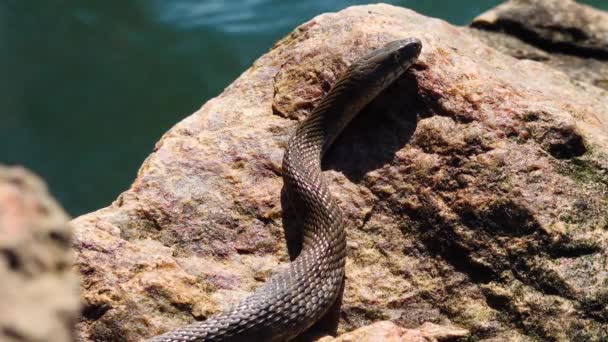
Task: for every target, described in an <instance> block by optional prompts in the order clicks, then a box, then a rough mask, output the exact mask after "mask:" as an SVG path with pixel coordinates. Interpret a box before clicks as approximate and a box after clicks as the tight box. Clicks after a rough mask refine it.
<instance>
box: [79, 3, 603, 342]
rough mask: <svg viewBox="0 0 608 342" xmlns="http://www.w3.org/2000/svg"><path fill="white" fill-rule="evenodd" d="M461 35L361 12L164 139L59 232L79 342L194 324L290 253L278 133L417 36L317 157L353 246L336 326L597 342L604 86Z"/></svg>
mask: <svg viewBox="0 0 608 342" xmlns="http://www.w3.org/2000/svg"><path fill="white" fill-rule="evenodd" d="M470 31H471V29H468V28H459V27H455V26H452V25H449V24H448V23H446V22H444V21H441V20H437V19H432V18H428V17H424V16H422V15H419V14H416V13H415V12H412V11H410V10H407V9H404V8H398V7H393V6H388V5H370V6H360V7H352V8H348V9H346V10H343V11H341V12H339V13H330V14H324V15H321V16H318V17H316V18H314V19H312V20H311V21H309V22H307V23H305V24H303V25H301V26H300V27H298V28H297V29H296V30H294V31H293V32H292V33H291V34H290V35H288V36H287V37H285V38H284V39H282V40H281V41H279V42H278V43H277V44H276V45H275V46H274V47H273V48H272V50H271V51H269V52H268V53H267V54H265V55H264V56H262V57H261V58H260V59H259V60H257V61H256V62H255V63H254V65H253V66H252V67H251V68H250V69H249V70H247V71H246V72H245V73H244V74H243V75H242V76H241V77H239V78H238V79H237V80H235V81H234V82H233V83H232V85H230V86H229V87H228V88H226V90H225V91H224V92H223V93H222V94H221V95H219V96H218V97H216V98H214V99H212V100H210V101H209V102H207V103H206V104H205V105H204V106H203V107H202V108H201V109H200V110H199V111H197V112H196V113H194V114H193V115H191V116H190V117H188V118H186V119H185V120H183V121H182V122H180V123H178V124H177V125H176V126H175V127H173V128H172V129H171V130H170V131H168V132H167V133H166V134H165V135H164V136H163V137H162V139H161V140H160V141H159V143H158V144H157V146H156V148H155V150H154V152H153V153H152V154H151V155H150V156H149V158H148V159H147V160H146V161H145V163H144V164H143V166H142V168H141V169H140V171H139V173H138V175H137V178H136V180H135V181H134V183H133V185H132V187H131V188H130V189H129V190H128V191H126V192H124V193H123V194H122V195H121V196H120V197H119V198H118V199H117V200H116V201H115V202H114V203H113V204H112V205H111V206H109V207H107V208H104V209H101V210H99V211H96V212H93V213H90V214H88V215H85V216H82V217H79V218H77V219H76V220H74V221H73V223H74V225H75V226H76V241H75V249H76V252H77V268H78V270H79V271H80V273H81V275H82V277H83V283H82V288H83V300H84V301H85V304H86V307H85V310H84V319H83V321H82V322H81V323H80V325H79V332H80V335H81V338H83V339H85V340H96V341H97V340H102V341H108V340H111V341H137V340H140V339H141V338H143V337H149V336H152V335H155V334H158V333H160V332H163V331H166V330H168V329H173V328H177V327H179V326H182V325H184V324H186V323H190V322H192V321H194V320H202V319H205V318H206V317H208V316H209V315H211V314H212V313H214V312H217V311H218V310H222V309H224V308H226V307H228V306H229V305H231V304H233V303H236V302H237V301H238V300H239V299H241V298H242V297H244V296H245V295H247V294H248V293H250V292H251V291H252V290H253V289H254V288H255V287H257V286H259V285H260V284H261V283H263V282H264V280H265V279H267V278H268V276H269V275H270V274H271V273H272V271H273V270H274V269H276V267H277V265H278V264H279V263H282V262H286V261H288V260H289V256H290V255H292V256H293V255H295V254H296V253H297V249H298V239H297V234H296V231H297V225H296V224H295V222H294V218H293V213H292V212H291V211H290V208H289V207H288V206H287V203H286V202H285V201H284V200H282V197H281V195H280V194H281V188H282V181H281V177H280V174H281V158H282V155H283V149H284V148H285V144H286V142H287V140H288V138H289V136H290V134H291V133H292V132H293V130H294V128H295V127H296V125H297V122H298V121H299V120H301V119H302V118H303V117H305V116H306V115H307V114H308V113H309V112H310V110H311V108H313V107H314V105H315V103H317V102H318V101H319V100H320V98H321V97H322V96H323V94H325V93H326V92H327V91H328V89H329V88H330V87H331V85H332V84H333V83H334V82H335V80H336V78H337V77H338V76H339V75H340V73H341V72H343V71H344V70H345V69H346V67H347V66H348V65H349V64H350V63H352V62H353V61H354V60H356V59H357V58H358V57H360V56H361V55H363V54H364V53H366V52H368V51H370V50H372V49H374V48H377V47H379V46H381V45H383V44H384V43H386V42H388V41H391V40H394V39H398V38H403V37H409V36H415V37H418V38H420V39H421V40H422V42H423V51H422V55H421V58H420V61H419V62H418V63H417V64H416V65H415V66H414V67H413V68H412V70H411V71H410V72H408V74H407V75H406V76H405V77H403V78H402V79H401V80H399V81H398V82H397V83H396V84H395V85H394V86H392V87H391V88H390V89H388V90H387V91H386V92H385V93H384V94H382V95H381V96H380V97H379V98H378V99H376V100H375V101H374V102H373V103H372V104H371V105H370V106H369V107H368V108H367V109H366V110H365V111H364V113H362V114H361V115H360V116H359V117H358V118H357V119H356V120H355V121H354V122H353V123H352V125H351V126H350V127H349V128H348V129H347V130H346V131H345V133H344V134H343V136H342V137H341V138H340V139H339V141H337V142H336V145H335V146H334V148H333V149H332V150H331V151H330V152H329V153H328V155H327V156H326V159H325V163H324V166H325V168H326V169H327V171H326V172H325V177H326V178H327V180H328V181H329V182H330V187H331V190H332V192H333V193H334V195H335V196H336V197H337V198H338V201H339V204H340V205H341V207H342V209H343V211H344V217H345V223H346V229H347V234H348V241H349V242H348V261H347V269H346V274H347V275H346V276H347V279H346V287H345V290H344V297H343V299H342V303H341V307H340V308H339V325H338V332H340V333H342V332H347V331H352V330H355V329H357V328H360V327H363V326H366V325H369V324H371V323H374V322H377V321H382V320H390V321H392V322H394V323H395V324H397V325H398V326H400V327H403V328H415V327H418V326H420V325H421V324H423V323H425V322H431V323H435V324H438V325H441V326H446V327H447V326H452V327H454V326H457V327H461V328H465V329H467V330H468V332H469V335H468V337H466V338H469V339H472V340H485V341H504V340H526V341H568V340H571V341H601V340H602V339H604V340H605V339H606V338H607V336H608V330H607V326H608V266H607V265H608V214H607V212H608V135H607V134H606V132H607V131H608V96H607V95H608V93H607V92H606V91H605V90H603V89H601V88H599V87H595V86H593V85H591V84H589V83H585V82H579V81H576V80H572V79H571V78H570V77H568V76H567V75H566V74H564V73H563V72H561V71H558V70H556V69H554V68H551V67H550V66H547V65H545V64H542V63H538V62H534V61H529V60H518V59H515V58H513V57H511V56H508V55H505V54H502V53H501V52H499V51H497V50H496V49H494V48H491V47H489V46H488V45H486V44H484V43H483V42H482V41H480V40H479V39H477V38H476V37H474V36H473V35H472V34H470ZM283 227H285V228H283ZM284 236H286V237H287V240H288V246H287V247H286V246H285V243H284ZM369 329H373V328H369ZM391 329H392V328H391ZM395 329H399V328H395ZM446 329H447V328H446ZM313 330H314V329H313ZM316 330H318V331H320V328H319V327H318V328H316ZM419 331H420V330H419Z"/></svg>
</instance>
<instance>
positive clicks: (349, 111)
mask: <svg viewBox="0 0 608 342" xmlns="http://www.w3.org/2000/svg"><path fill="white" fill-rule="evenodd" d="M421 46H422V45H421V43H420V41H419V40H418V39H416V38H408V39H403V40H397V41H393V42H390V43H388V44H387V45H385V46H384V47H382V48H380V49H377V50H374V51H372V52H371V53H369V54H368V55H366V56H365V57H363V58H361V59H359V60H358V61H356V62H354V63H353V64H351V66H350V67H349V68H348V69H347V71H346V72H345V73H344V75H343V76H342V77H341V78H340V79H339V80H338V81H337V82H336V84H335V85H334V86H333V87H332V89H331V90H330V91H329V92H328V93H327V95H326V96H325V97H324V98H323V99H322V100H321V101H320V103H319V104H318V105H317V106H316V107H315V108H314V110H313V111H312V113H311V114H310V115H309V116H308V117H307V118H306V119H305V120H304V121H303V122H302V123H301V124H300V126H299V127H298V128H297V129H296V132H295V134H294V135H293V136H292V137H291V139H290V141H289V143H288V146H287V149H286V151H285V155H284V157H283V180H284V183H285V189H286V191H287V196H288V198H289V201H290V203H291V205H292V206H293V208H294V210H295V212H296V215H297V216H298V219H299V222H300V223H301V224H302V225H303V234H304V238H303V245H302V251H301V252H300V255H299V256H298V257H297V258H296V259H295V260H294V261H293V262H291V263H290V264H289V265H288V267H286V268H285V269H283V271H281V272H279V273H277V274H275V275H273V276H272V277H271V278H270V279H269V280H268V281H267V282H266V283H265V284H264V285H262V286H261V287H259V288H258V289H257V290H256V291H255V292H254V293H253V294H252V295H250V296H249V297H247V298H245V299H244V300H243V301H242V302H240V303H239V304H237V305H236V306H234V307H232V308H231V309H229V310H228V311H225V312H221V313H219V314H217V315H214V316H212V317H210V318H209V319H207V320H206V321H202V322H197V323H193V324H191V325H188V326H186V327H183V328H180V329H177V330H174V331H171V332H168V333H165V334H163V335H159V336H156V337H154V338H152V339H151V340H150V341H154V342H161V341H163V342H183V341H213V342H217V341H223V342H228V341H231V342H236V341H239V342H240V341H252V342H254V341H285V340H289V339H291V338H293V337H295V336H297V335H298V334H300V333H302V332H303V331H304V330H306V329H307V328H309V327H310V326H311V325H312V324H314V323H315V322H316V321H318V320H319V319H320V318H321V317H322V316H323V315H324V314H325V313H326V312H327V310H328V309H329V308H330V307H331V305H332V304H333V303H334V301H335V300H336V298H337V296H338V294H339V292H340V287H341V284H342V281H343V278H344V263H345V258H346V234H345V231H344V227H343V222H342V214H341V212H340V208H339V207H338V205H337V203H336V201H335V199H334V198H333V197H332V196H331V194H330V192H329V189H328V187H327V184H326V182H325V181H324V179H323V177H322V174H321V158H322V157H323V154H324V153H325V152H326V151H327V149H328V148H329V147H330V146H331V144H332V143H333V141H334V140H335V139H336V137H337V136H338V135H339V134H340V132H341V131H342V130H343V128H344V127H345V126H346V125H347V124H348V123H349V122H350V121H351V119H352V118H353V117H355V115H357V113H359V112H360V111H361V109H363V107H365V106H366V105H367V104H368V103H369V102H370V101H371V100H372V99H374V98H375V97H376V96H377V95H378V94H379V93H380V92H381V91H382V90H384V89H385V88H386V87H387V86H388V85H389V84H391V83H392V82H393V81H395V80H396V79H397V78H399V77H400V76H401V75H402V74H403V73H404V72H405V70H406V69H407V68H409V66H410V65H411V64H412V63H414V62H415V60H416V59H417V57H418V55H419V54H420V50H421Z"/></svg>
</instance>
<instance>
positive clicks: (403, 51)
mask: <svg viewBox="0 0 608 342" xmlns="http://www.w3.org/2000/svg"><path fill="white" fill-rule="evenodd" d="M421 50H422V43H421V42H420V40H419V39H418V38H406V39H399V40H394V41H391V42H390V43H387V44H386V45H384V46H383V47H381V48H378V49H376V50H373V51H372V52H370V53H368V54H367V55H365V56H364V57H363V58H361V59H359V60H357V61H356V62H354V63H353V64H351V65H350V67H349V70H348V71H347V73H346V74H347V75H348V77H349V78H350V79H352V82H350V83H351V84H352V85H353V87H356V88H358V91H357V92H358V93H359V94H358V95H359V96H364V97H366V98H369V99H371V98H374V97H375V96H376V95H378V93H379V92H381V91H382V90H384V89H385V88H386V87H388V86H389V85H390V84H391V83H393V82H394V81H396V80H397V79H398V78H399V77H400V76H401V75H403V73H404V72H405V71H406V70H407V69H408V68H409V67H410V66H411V65H412V64H414V62H416V59H417V58H418V56H419V55H420V51H421Z"/></svg>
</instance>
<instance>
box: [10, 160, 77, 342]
mask: <svg viewBox="0 0 608 342" xmlns="http://www.w3.org/2000/svg"><path fill="white" fill-rule="evenodd" d="M71 237H72V230H71V227H70V226H69V224H68V217H67V215H66V214H65V212H64V211H63V209H61V208H60V207H59V206H58V205H57V203H56V202H55V201H54V200H53V199H52V198H51V197H50V196H49V194H48V192H47V189H46V187H45V185H44V184H43V183H42V182H41V181H40V180H39V179H38V178H37V177H35V176H34V175H32V174H31V173H29V172H27V171H26V170H24V169H22V168H8V167H5V166H1V165H0V279H1V281H0V341H6V342H11V341H14V342H17V341H19V342H47V341H48V342H63V341H72V340H73V338H74V325H75V323H76V322H77V320H78V315H79V314H80V304H79V296H78V278H77V277H76V275H74V274H73V273H72V272H71V270H72V269H71V265H72V261H73V255H72V252H71V251H70V246H71V244H70V240H71Z"/></svg>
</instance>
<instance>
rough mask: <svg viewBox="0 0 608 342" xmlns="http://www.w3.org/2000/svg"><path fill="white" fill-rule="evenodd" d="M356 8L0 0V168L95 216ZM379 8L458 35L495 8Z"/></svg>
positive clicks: (285, 0)
mask: <svg viewBox="0 0 608 342" xmlns="http://www.w3.org/2000/svg"><path fill="white" fill-rule="evenodd" d="M367 2H368V1H346V0H341V1H328V0H309V1H291V0H240V1H236V0H226V1H222V0H121V1H112V0H105V1H99V0H98V1H95V0H92V1H68V0H64V1H61V0H55V1H53V0H39V1H35V0H0V75H2V77H1V78H0V163H5V164H20V165H24V166H26V167H28V168H29V169H31V170H33V171H35V172H36V173H38V174H40V175H41V176H42V177H43V178H44V179H45V180H46V181H47V182H48V183H49V187H50V189H51V192H52V193H53V194H54V195H55V196H56V197H57V198H58V199H59V201H60V202H61V203H62V204H63V205H64V207H65V208H66V209H67V210H68V212H69V213H70V214H72V215H79V214H82V213H85V212H88V211H91V210H94V209H97V208H100V207H102V206H106V205H108V204H109V203H110V202H111V201H112V200H113V199H114V198H115V197H116V196H117V195H118V194H119V193H120V192H121V191H123V190H125V189H127V188H128V186H129V184H130V183H131V181H132V180H133V178H134V176H135V173H136V171H137V169H138V167H139V165H140V164H141V162H142V161H143V159H144V158H145V157H146V156H147V155H148V154H149V153H150V152H151V151H152V148H153V147H154V143H155V142H156V141H157V140H158V138H159V137H160V136H161V135H162V133H163V132H165V131H166V130H167V129H169V128H170V127H171V126H172V125H173V124H174V123H176V122H177V121H179V120H181V119H182V118H184V117H185V116H187V115H188V114H190V113H192V112H193V111H195V110H196V109H198V108H199V107H200V105H201V104H202V103H204V102H205V101H206V100H207V99H209V98H211V97H213V96H216V95H217V94H219V93H220V92H221V91H222V89H223V88H224V87H225V86H227V85H228V84H229V83H230V82H231V81H232V80H233V79H234V78H235V77H237V76H238V75H239V74H240V73H241V72H242V71H244V70H245V69H246V68H247V67H248V66H249V65H250V64H251V62H252V61H253V60H254V59H255V58H257V57H258V56H259V55H261V54H263V53H264V52H265V51H267V50H268V48H270V46H272V44H273V43H274V42H275V41H276V40H277V39H279V38H281V37H282V36H283V35H285V34H286V33H288V32H290V31H291V30H292V29H293V28H294V27H295V26H296V25H298V24H300V23H302V22H303V21H306V20H308V19H310V18H312V17H313V16H315V15H317V14H319V13H323V12H327V11H336V10H339V9H342V8H344V7H347V6H349V5H355V4H363V3H367ZM387 2H389V3H392V4H395V5H400V6H406V7H410V8H412V9H414V10H416V11H418V12H421V13H423V14H426V15H429V16H434V17H439V18H443V19H446V20H448V21H450V22H452V23H455V24H466V23H468V22H469V21H470V20H471V19H472V18H473V17H475V16H476V15H477V14H479V13H481V12H482V11H484V10H486V9H488V8H491V7H494V6H495V5H497V4H498V3H499V2H500V1H495V0H466V1H464V0H461V1H445V0H425V1H423V0H417V1H416V0H411V1H407V0H402V1H387ZM585 2H586V3H589V4H592V5H594V6H596V7H600V8H603V9H606V10H608V1H606V0H597V1H585Z"/></svg>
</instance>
